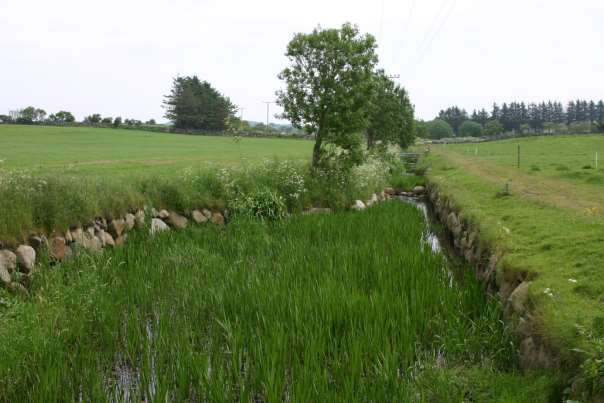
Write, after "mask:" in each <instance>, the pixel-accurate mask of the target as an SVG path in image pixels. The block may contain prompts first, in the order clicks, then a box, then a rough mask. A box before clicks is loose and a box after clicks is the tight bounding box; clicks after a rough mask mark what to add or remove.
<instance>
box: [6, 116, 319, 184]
mask: <svg viewBox="0 0 604 403" xmlns="http://www.w3.org/2000/svg"><path fill="white" fill-rule="evenodd" d="M311 149H312V143H311V142H310V141H305V140H293V139H272V138H270V139H269V138H241V139H240V141H238V142H237V141H235V140H234V139H233V137H220V136H193V135H181V134H168V133H153V132H145V131H136V130H125V129H121V130H120V129H100V128H86V127H54V126H20V125H0V160H1V161H2V162H1V163H0V169H2V168H4V169H27V170H29V171H32V172H35V173H55V174H68V175H78V176H105V177H107V176H131V175H139V176H140V175H158V174H162V175H163V174H165V175H169V174H171V173H173V172H174V171H175V170H178V169H182V168H186V167H190V166H207V165H210V166H221V165H232V164H241V163H242V162H254V161H258V160H262V159H263V158H275V157H277V158H280V159H287V160H304V161H306V160H308V159H309V158H310V153H311Z"/></svg>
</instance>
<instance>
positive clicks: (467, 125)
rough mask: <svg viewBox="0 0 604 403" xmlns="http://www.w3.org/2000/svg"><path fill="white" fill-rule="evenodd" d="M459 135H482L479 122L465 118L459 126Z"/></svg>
mask: <svg viewBox="0 0 604 403" xmlns="http://www.w3.org/2000/svg"><path fill="white" fill-rule="evenodd" d="M459 135H460V136H461V137H480V136H482V126H481V125H480V123H476V122H473V121H471V120H466V121H465V122H463V123H462V124H461V126H460V127H459Z"/></svg>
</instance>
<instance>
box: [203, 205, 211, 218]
mask: <svg viewBox="0 0 604 403" xmlns="http://www.w3.org/2000/svg"><path fill="white" fill-rule="evenodd" d="M201 212H202V213H203V215H204V216H206V218H207V219H208V220H211V219H212V212H211V211H210V210H208V209H207V208H204V209H203V210H201Z"/></svg>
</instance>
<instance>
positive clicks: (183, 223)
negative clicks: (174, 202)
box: [166, 211, 189, 229]
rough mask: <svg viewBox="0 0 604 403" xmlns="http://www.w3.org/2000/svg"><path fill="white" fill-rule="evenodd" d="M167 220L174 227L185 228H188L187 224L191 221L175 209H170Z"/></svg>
mask: <svg viewBox="0 0 604 403" xmlns="http://www.w3.org/2000/svg"><path fill="white" fill-rule="evenodd" d="M166 222H167V223H168V225H170V226H171V227H172V228H175V229H183V228H187V224H188V223H189V220H187V218H186V217H183V216H181V215H180V214H178V213H176V212H174V211H170V215H169V216H168V218H167V219H166Z"/></svg>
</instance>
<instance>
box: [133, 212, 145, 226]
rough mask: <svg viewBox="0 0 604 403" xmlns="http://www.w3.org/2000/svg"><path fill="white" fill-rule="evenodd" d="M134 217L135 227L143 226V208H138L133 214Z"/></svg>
mask: <svg viewBox="0 0 604 403" xmlns="http://www.w3.org/2000/svg"><path fill="white" fill-rule="evenodd" d="M134 219H135V221H136V227H137V228H144V227H145V212H144V211H143V210H138V211H137V212H136V214H134Z"/></svg>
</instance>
